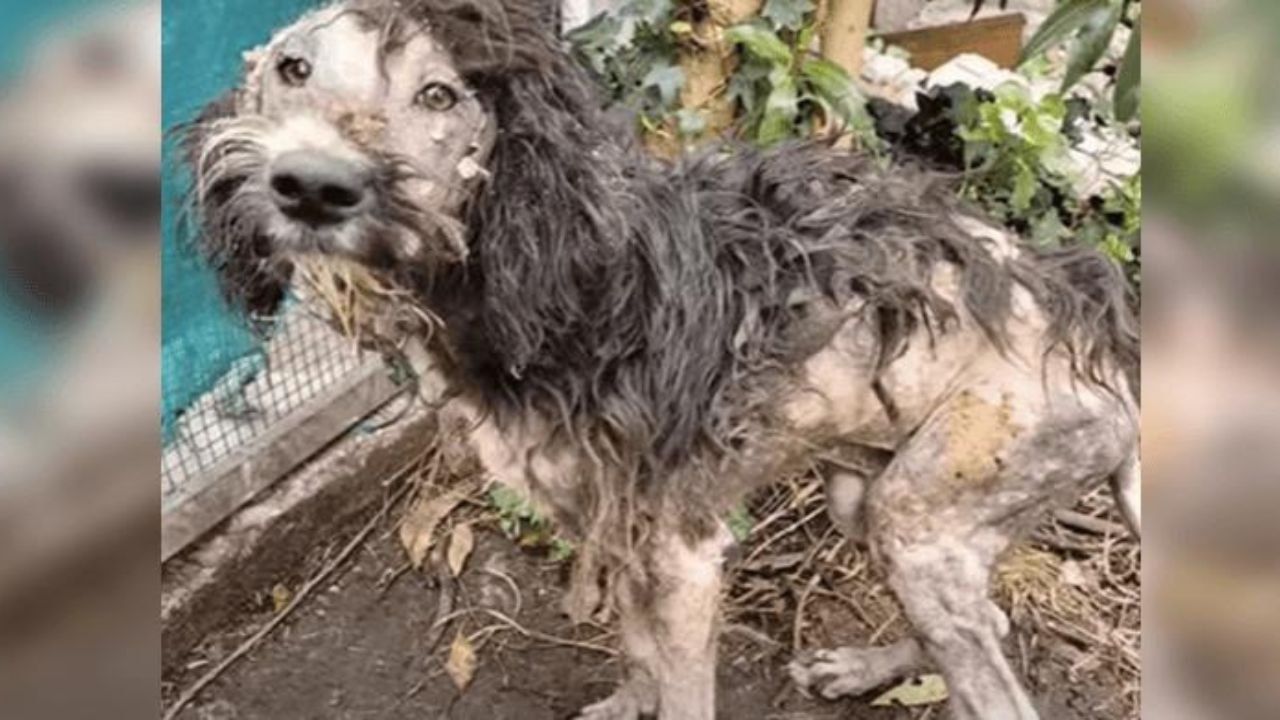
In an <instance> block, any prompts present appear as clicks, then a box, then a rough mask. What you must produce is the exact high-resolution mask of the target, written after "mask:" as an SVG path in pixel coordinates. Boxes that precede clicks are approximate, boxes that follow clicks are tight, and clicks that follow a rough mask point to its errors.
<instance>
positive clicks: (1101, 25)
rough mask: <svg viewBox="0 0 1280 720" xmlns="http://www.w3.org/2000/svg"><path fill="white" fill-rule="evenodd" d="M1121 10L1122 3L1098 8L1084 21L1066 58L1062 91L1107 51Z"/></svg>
mask: <svg viewBox="0 0 1280 720" xmlns="http://www.w3.org/2000/svg"><path fill="white" fill-rule="evenodd" d="M1123 10H1124V5H1123V4H1115V5H1112V6H1111V7H1104V8H1100V9H1098V10H1095V11H1094V12H1093V14H1091V15H1090V16H1089V19H1088V20H1087V21H1085V24H1084V28H1083V29H1082V30H1081V31H1080V36H1079V37H1077V38H1076V41H1075V45H1074V47H1073V48H1072V50H1071V57H1070V58H1068V59H1067V74H1066V77H1064V78H1063V79H1062V92H1066V91H1067V90H1069V89H1070V88H1071V87H1072V86H1073V85H1075V84H1076V83H1077V82H1078V81H1079V80H1080V78H1082V77H1084V76H1085V74H1086V73H1088V72H1089V71H1090V70H1092V69H1093V66H1094V65H1097V64H1098V60H1099V59H1100V58H1101V57H1102V54H1103V53H1105V52H1106V51H1107V46H1108V45H1110V44H1111V36H1112V35H1114V34H1115V31H1116V25H1118V24H1119V23H1120V15H1121V13H1122V12H1123Z"/></svg>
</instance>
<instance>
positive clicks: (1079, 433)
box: [792, 377, 1136, 720]
mask: <svg viewBox="0 0 1280 720" xmlns="http://www.w3.org/2000/svg"><path fill="white" fill-rule="evenodd" d="M1011 379H1014V380H1016V378H1008V377H1002V378H1000V380H999V381H992V382H991V383H990V384H988V385H985V386H974V387H971V388H969V389H966V390H963V391H961V392H960V393H958V394H957V395H955V396H954V397H952V398H950V399H948V400H947V401H946V402H945V403H944V404H943V405H942V407H940V408H939V409H938V410H937V412H936V413H935V414H934V415H933V416H932V417H931V418H930V419H929V420H927V421H926V422H925V423H924V425H923V426H922V427H921V428H920V429H919V430H918V431H917V432H916V433H915V434H914V435H913V436H912V438H911V439H910V440H908V441H907V442H906V443H904V444H903V446H902V447H901V448H900V449H899V451H898V453H897V455H896V456H895V458H894V459H893V461H892V462H891V463H890V464H889V466H888V467H887V468H886V469H885V471H884V473H882V474H881V475H880V476H879V477H878V478H876V480H875V481H874V482H873V483H872V484H871V485H870V487H869V488H868V490H867V496H866V512H867V520H868V532H869V540H870V544H871V546H872V548H873V550H874V551H875V553H876V554H877V556H878V557H879V558H880V559H881V560H882V561H883V562H884V563H885V564H886V566H887V568H886V569H887V574H888V580H889V585H890V587H891V588H892V589H893V591H894V593H895V594H896V595H897V597H898V599H899V601H900V602H901V604H902V607H903V610H904V614H905V615H906V617H907V618H908V619H909V620H910V621H911V624H912V626H913V628H914V630H915V632H916V635H917V639H918V641H919V646H918V647H919V649H921V650H923V655H925V656H927V659H929V660H932V661H933V663H934V664H936V665H937V666H938V667H939V668H940V669H941V671H942V672H943V674H944V676H945V677H946V680H947V684H948V688H949V691H950V695H951V708H952V715H953V716H954V717H955V718H957V720H978V719H982V720H1035V718H1037V717H1038V715H1037V713H1036V710H1035V708H1034V707H1033V705H1032V703H1031V700H1030V698H1029V696H1028V695H1027V693H1026V691H1025V690H1024V689H1023V688H1022V685H1021V683H1020V682H1019V679H1018V677H1017V676H1016V674H1015V673H1014V671H1013V669H1012V668H1011V667H1010V665H1009V662H1008V661H1007V660H1006V659H1005V657H1004V654H1003V651H1002V648H1001V639H1002V638H1003V637H1004V635H1005V634H1006V633H1007V632H1008V618H1007V617H1006V616H1005V615H1004V613H1003V612H1002V611H1001V610H1000V609H999V608H998V607H997V606H996V605H995V603H993V602H992V601H991V599H990V598H989V595H988V593H989V586H990V583H991V578H992V570H993V567H994V565H995V563H996V560H997V558H998V557H999V555H1000V554H1001V553H1002V552H1003V551H1004V550H1005V549H1006V548H1007V547H1008V546H1009V544H1010V543H1011V542H1012V541H1013V540H1014V539H1015V538H1016V537H1017V536H1018V535H1019V534H1020V533H1021V532H1022V531H1023V530H1025V529H1026V527H1027V526H1028V525H1029V524H1030V522H1031V521H1032V520H1034V519H1035V518H1036V517H1037V513H1036V511H1037V510H1038V509H1040V508H1042V507H1044V505H1045V504H1046V503H1047V502H1049V501H1050V500H1052V499H1054V498H1064V497H1074V496H1076V495H1078V494H1079V493H1080V492H1082V491H1083V490H1084V489H1085V488H1086V487H1087V486H1088V485H1089V484H1090V483H1091V482H1094V483H1097V482H1101V481H1102V480H1103V479H1104V478H1106V477H1107V476H1109V475H1110V474H1112V473H1113V472H1115V471H1116V469H1117V468H1118V467H1120V465H1121V463H1122V462H1123V461H1124V458H1126V457H1127V456H1128V454H1129V453H1130V452H1131V450H1132V447H1133V444H1134V442H1135V438H1136V431H1135V428H1134V427H1133V424H1132V417H1131V416H1129V415H1127V414H1126V413H1125V412H1124V411H1123V409H1122V408H1120V407H1118V404H1116V403H1113V402H1111V401H1109V400H1108V399H1106V398H1105V397H1103V396H1098V395H1086V396H1084V397H1077V396H1076V395H1075V394H1073V393H1070V392H1063V393H1062V394H1060V395H1055V397H1054V400H1053V402H1050V401H1049V400H1048V399H1047V398H1046V397H1045V392H1044V390H1043V389H1042V387H1043V386H1042V385H1041V384H1040V382H1039V378H1035V379H1027V381H1026V382H1010V380H1011ZM910 650H911V647H910V646H909V645H904V646H897V649H896V652H893V653H880V654H876V652H877V651H868V650H861V651H858V650H851V649H844V650H841V651H834V652H832V653H828V654H826V655H824V656H820V657H818V658H817V659H816V661H815V660H810V661H808V662H798V663H797V665H796V666H793V669H792V672H793V675H795V676H796V678H797V680H801V681H802V682H804V681H807V684H808V685H809V686H811V687H815V688H816V689H818V691H819V692H820V693H822V694H824V695H828V696H831V695H835V694H839V693H837V690H847V691H848V692H862V691H865V690H868V689H871V687H874V684H875V683H876V681H881V683H883V682H888V681H890V680H892V679H894V677H893V675H894V674H895V673H894V672H891V671H896V672H898V673H899V674H901V673H902V672H910V671H911V670H912V668H911V667H910V666H911V665H913V664H915V663H917V662H918V661H922V660H924V659H925V658H922V657H920V655H918V654H913V653H911V652H910ZM867 659H875V660H877V661H878V662H872V663H870V666H871V667H870V668H869V669H868V668H860V667H859V666H857V663H854V662H851V661H854V660H867ZM840 660H844V661H845V662H844V663H843V664H841V663H840V662H838V661H840ZM864 664H865V663H864ZM824 690H825V692H824Z"/></svg>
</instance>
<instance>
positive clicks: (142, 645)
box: [0, 0, 160, 718]
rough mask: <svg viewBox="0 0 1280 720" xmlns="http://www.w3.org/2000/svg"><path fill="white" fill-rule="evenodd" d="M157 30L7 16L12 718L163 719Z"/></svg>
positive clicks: (22, 12)
mask: <svg viewBox="0 0 1280 720" xmlns="http://www.w3.org/2000/svg"><path fill="white" fill-rule="evenodd" d="M159 31H160V8H159V4H158V3H152V4H147V3H137V2H134V3H128V4H126V3H106V2H88V1H87V0H56V1H52V2H39V3H31V2H11V1H9V0H5V2H3V3H0V717H5V718H79V717H85V718H90V717H93V718H138V717H145V716H149V715H150V714H151V713H152V712H155V708H156V705H157V691H156V689H155V684H156V681H155V677H156V674H157V672H158V660H157V656H158V653H157V650H158V648H157V644H158V643H157V621H156V619H155V614H156V613H155V597H156V593H157V592H158V588H159V582H158V578H157V568H156V556H157V555H158V538H157V525H156V507H157V496H158V493H157V490H156V488H157V482H156V476H157V458H158V448H159V436H158V422H157V418H158V413H159V409H158V398H159V395H158V389H159V367H160V362H159V353H158V348H159V338H160V292H159V290H160V286H159V275H160V265H159V209H160V197H159V187H160V34H159Z"/></svg>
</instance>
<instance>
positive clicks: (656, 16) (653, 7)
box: [627, 0, 671, 27]
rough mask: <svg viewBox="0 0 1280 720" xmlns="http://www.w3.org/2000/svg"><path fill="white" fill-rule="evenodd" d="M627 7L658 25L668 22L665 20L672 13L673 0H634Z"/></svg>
mask: <svg viewBox="0 0 1280 720" xmlns="http://www.w3.org/2000/svg"><path fill="white" fill-rule="evenodd" d="M627 9H629V10H630V11H631V12H632V13H634V14H636V15H637V16H639V17H640V18H641V19H642V20H644V21H645V22H647V23H649V24H650V25H653V26H655V27H657V26H659V25H665V24H666V23H665V22H664V21H665V20H666V19H667V16H669V15H670V14H671V0H633V2H632V3H631V4H630V7H629V8H627Z"/></svg>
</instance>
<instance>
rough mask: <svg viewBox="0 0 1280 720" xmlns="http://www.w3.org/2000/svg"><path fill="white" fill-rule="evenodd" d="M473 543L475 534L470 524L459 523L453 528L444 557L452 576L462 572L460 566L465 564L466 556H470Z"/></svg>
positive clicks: (474, 543)
mask: <svg viewBox="0 0 1280 720" xmlns="http://www.w3.org/2000/svg"><path fill="white" fill-rule="evenodd" d="M475 545H476V536H475V533H473V532H472V531H471V526H470V525H459V526H457V527H455V528H454V529H453V534H452V535H451V536H450V537H449V552H448V555H447V556H446V559H447V560H448V561H449V572H450V573H452V574H453V576H454V577H458V576H459V575H461V574H462V568H463V567H465V566H466V564H467V558H469V557H471V550H472V548H474V547H475Z"/></svg>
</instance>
